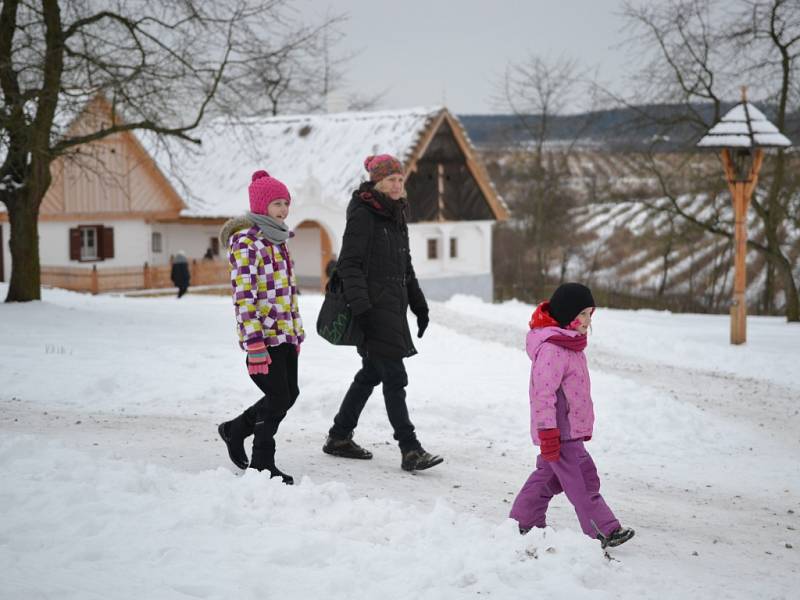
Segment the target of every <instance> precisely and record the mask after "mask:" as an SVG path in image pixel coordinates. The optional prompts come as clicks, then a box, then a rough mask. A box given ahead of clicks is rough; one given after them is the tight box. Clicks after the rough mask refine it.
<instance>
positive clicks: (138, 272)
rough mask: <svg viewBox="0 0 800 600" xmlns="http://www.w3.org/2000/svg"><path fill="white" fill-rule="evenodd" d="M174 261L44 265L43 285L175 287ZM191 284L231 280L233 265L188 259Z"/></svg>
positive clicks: (112, 288) (95, 289) (84, 289)
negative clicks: (133, 264) (128, 264)
mask: <svg viewBox="0 0 800 600" xmlns="http://www.w3.org/2000/svg"><path fill="white" fill-rule="evenodd" d="M171 272H172V266H171V265H158V266H150V265H148V264H147V263H144V265H143V266H141V267H113V268H107V269H105V268H102V267H101V268H99V269H98V268H97V265H93V266H92V267H42V285H49V286H52V287H59V288H64V289H67V290H75V291H78V292H90V293H92V294H97V293H100V292H110V291H119V290H149V289H155V288H170V287H175V285H174V284H173V283H172V280H171V279H170V273H171ZM189 272H190V274H191V285H193V286H196V285H220V284H225V283H229V282H230V266H229V265H228V263H227V262H224V261H218V260H200V261H198V260H193V261H191V262H190V263H189Z"/></svg>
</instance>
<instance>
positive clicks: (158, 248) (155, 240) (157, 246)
mask: <svg viewBox="0 0 800 600" xmlns="http://www.w3.org/2000/svg"><path fill="white" fill-rule="evenodd" d="M151 240H152V244H151V245H152V248H151V249H152V251H153V252H154V253H160V252H163V249H162V245H161V232H160V231H154V232H153V235H152V236H151Z"/></svg>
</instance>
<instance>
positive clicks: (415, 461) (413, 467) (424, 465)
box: [400, 448, 444, 471]
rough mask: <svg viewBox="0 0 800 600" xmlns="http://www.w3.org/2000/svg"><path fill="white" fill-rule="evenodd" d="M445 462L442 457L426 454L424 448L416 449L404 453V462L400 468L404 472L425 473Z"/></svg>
mask: <svg viewBox="0 0 800 600" xmlns="http://www.w3.org/2000/svg"><path fill="white" fill-rule="evenodd" d="M442 462H444V459H443V458H442V457H441V456H436V455H435V454H431V453H430V452H425V450H423V449H422V448H415V449H414V450H408V451H406V452H403V460H402V462H401V463H400V468H402V469H403V470H404V471H424V470H425V469H430V468H431V467H435V466H436V465H438V464H441V463H442Z"/></svg>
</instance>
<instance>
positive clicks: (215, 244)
mask: <svg viewBox="0 0 800 600" xmlns="http://www.w3.org/2000/svg"><path fill="white" fill-rule="evenodd" d="M211 253H212V254H213V255H214V256H219V238H218V237H212V238H211Z"/></svg>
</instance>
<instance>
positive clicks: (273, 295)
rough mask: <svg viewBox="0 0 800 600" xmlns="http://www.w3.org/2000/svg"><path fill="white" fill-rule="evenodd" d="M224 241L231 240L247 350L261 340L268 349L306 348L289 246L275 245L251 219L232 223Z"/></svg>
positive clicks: (240, 323) (230, 253) (238, 317)
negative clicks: (301, 346) (301, 345)
mask: <svg viewBox="0 0 800 600" xmlns="http://www.w3.org/2000/svg"><path fill="white" fill-rule="evenodd" d="M237 226H240V228H238V229H237ZM241 226H244V227H243V228H242V227H241ZM220 237H221V238H223V239H225V238H227V239H225V241H227V245H228V261H229V262H230V265H231V286H232V287H233V305H234V309H235V312H236V323H237V329H238V331H239V344H240V345H241V347H242V349H244V348H245V344H247V343H249V342H256V341H259V340H263V342H264V343H265V344H266V345H267V346H277V345H279V344H285V343H289V344H295V345H298V344H300V343H301V342H302V341H303V340H304V339H305V332H304V331H303V322H302V320H301V319H300V311H299V309H298V304H297V283H296V280H295V276H294V270H293V269H292V261H291V257H290V256H289V249H288V248H287V247H286V244H285V243H283V244H273V243H272V242H270V241H269V240H268V239H267V238H265V237H264V235H263V234H262V233H261V230H260V229H259V228H258V227H257V226H256V225H255V224H253V223H252V222H251V221H249V220H246V219H233V220H231V221H228V223H226V224H225V226H224V227H223V229H222V233H221V234H220Z"/></svg>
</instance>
